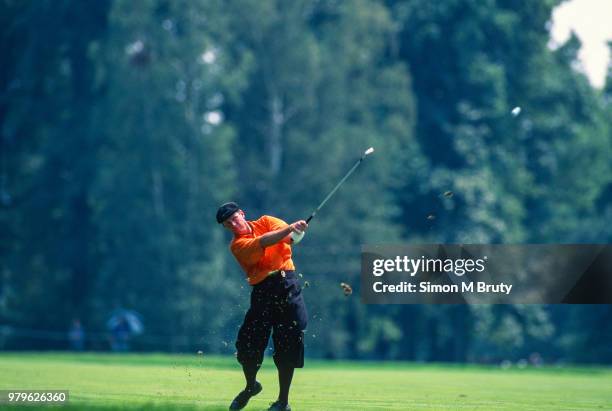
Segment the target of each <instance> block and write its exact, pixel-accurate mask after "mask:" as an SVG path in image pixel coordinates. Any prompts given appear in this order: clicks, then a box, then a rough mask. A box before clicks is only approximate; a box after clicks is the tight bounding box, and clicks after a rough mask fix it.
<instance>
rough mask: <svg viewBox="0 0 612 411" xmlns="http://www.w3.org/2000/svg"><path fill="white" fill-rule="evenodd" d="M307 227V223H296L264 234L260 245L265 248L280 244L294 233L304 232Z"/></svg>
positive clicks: (302, 221) (260, 238) (301, 221)
mask: <svg viewBox="0 0 612 411" xmlns="http://www.w3.org/2000/svg"><path fill="white" fill-rule="evenodd" d="M307 227H308V224H306V221H304V220H300V221H296V222H295V223H293V224H289V225H287V226H286V227H283V228H279V229H278V230H274V231H270V232H268V233H265V234H263V235H262V236H261V237H259V244H260V245H261V246H262V247H264V248H265V247H269V246H271V245H274V244H276V243H280V242H281V241H283V240H284V239H285V238H286V237H287V236H288V235H289V234H291V233H292V232H298V231H304V230H306V228H307Z"/></svg>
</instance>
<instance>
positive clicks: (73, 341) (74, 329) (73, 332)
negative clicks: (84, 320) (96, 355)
mask: <svg viewBox="0 0 612 411" xmlns="http://www.w3.org/2000/svg"><path fill="white" fill-rule="evenodd" d="M68 341H69V343H70V349H71V350H73V351H83V350H84V349H85V330H83V326H82V325H81V320H79V319H78V318H75V319H73V320H72V326H71V327H70V330H68Z"/></svg>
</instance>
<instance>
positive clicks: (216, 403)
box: [0, 353, 612, 411]
mask: <svg viewBox="0 0 612 411" xmlns="http://www.w3.org/2000/svg"><path fill="white" fill-rule="evenodd" d="M258 379H259V381H261V383H262V384H263V386H264V390H263V392H262V393H261V394H259V395H258V396H257V397H255V398H253V399H252V400H251V402H250V403H249V405H248V406H247V408H246V410H265V409H266V408H267V406H268V404H269V403H270V402H272V401H273V400H274V399H276V394H277V388H278V384H277V380H276V372H275V369H274V366H273V362H272V360H271V358H266V362H265V364H264V367H263V368H262V370H261V371H260V374H259V377H258ZM242 385H243V380H242V373H241V371H240V368H239V366H238V364H237V363H236V362H235V360H234V359H233V358H222V357H207V356H197V355H193V356H188V355H165V354H153V355H135V354H129V355H113V354H80V355H79V354H68V353H45V354H37V353H28V354H23V353H1V354H0V389H47V390H48V389H64V390H66V389H67V390H69V391H70V406H67V407H66V406H63V407H52V406H41V407H24V408H23V409H25V410H34V409H44V410H51V409H58V410H62V411H64V410H80V409H87V410H98V411H110V410H130V411H134V410H142V411H144V410H176V411H186V410H226V409H227V406H228V405H229V403H230V401H231V399H232V398H233V397H234V395H235V394H236V393H237V392H238V391H240V389H241V388H242ZM291 405H292V407H293V409H294V410H295V411H300V410H317V411H322V410H351V411H356V410H487V411H488V410H521V411H525V410H534V411H541V410H612V369H610V368H587V367H583V368H546V367H544V368H539V369H530V368H527V369H507V370H502V369H500V368H499V367H482V366H444V365H423V364H412V363H367V362H363V363H362V362H330V361H307V364H306V368H304V369H303V370H297V371H296V375H295V378H294V384H293V388H292V393H291ZM0 407H1V406H0ZM5 409H17V407H14V406H10V407H9V406H5Z"/></svg>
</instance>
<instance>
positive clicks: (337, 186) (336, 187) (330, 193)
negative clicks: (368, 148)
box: [306, 155, 365, 223]
mask: <svg viewBox="0 0 612 411" xmlns="http://www.w3.org/2000/svg"><path fill="white" fill-rule="evenodd" d="M364 158H365V155H364V156H362V157H361V158H360V159H359V160H357V162H356V163H355V164H354V165H353V167H351V169H350V170H349V171H348V173H346V174H345V176H344V177H342V180H340V182H339V183H338V184H336V186H335V187H334V188H333V190H332V191H330V192H329V194H328V195H327V197H325V199H324V200H323V201H321V204H319V206H318V207H317V208H316V210H314V211H313V212H312V214H311V215H310V217H308V218H307V219H306V223H309V222H310V220H312V218H313V217H314V216H315V215H317V212H318V211H319V210H320V209H321V208H323V206H324V205H325V203H327V201H328V200H329V199H330V198H331V197H332V196H333V195H334V193H335V192H336V191H338V189H339V188H340V186H341V185H342V184H343V183H344V182H345V181H346V179H347V178H349V177H350V175H351V174H353V172H354V171H355V169H357V167H359V164H361V162H362V161H363V159H364Z"/></svg>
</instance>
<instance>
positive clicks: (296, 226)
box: [289, 220, 308, 244]
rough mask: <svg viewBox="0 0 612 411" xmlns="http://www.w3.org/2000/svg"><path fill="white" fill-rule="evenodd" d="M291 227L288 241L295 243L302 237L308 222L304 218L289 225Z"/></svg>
mask: <svg viewBox="0 0 612 411" xmlns="http://www.w3.org/2000/svg"><path fill="white" fill-rule="evenodd" d="M289 226H290V227H291V234H290V235H289V238H290V240H289V241H290V242H291V243H293V244H297V243H299V242H300V241H302V238H304V232H305V231H306V229H307V228H308V223H307V222H306V221H304V220H299V221H296V222H295V223H293V224H290V225H289Z"/></svg>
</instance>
